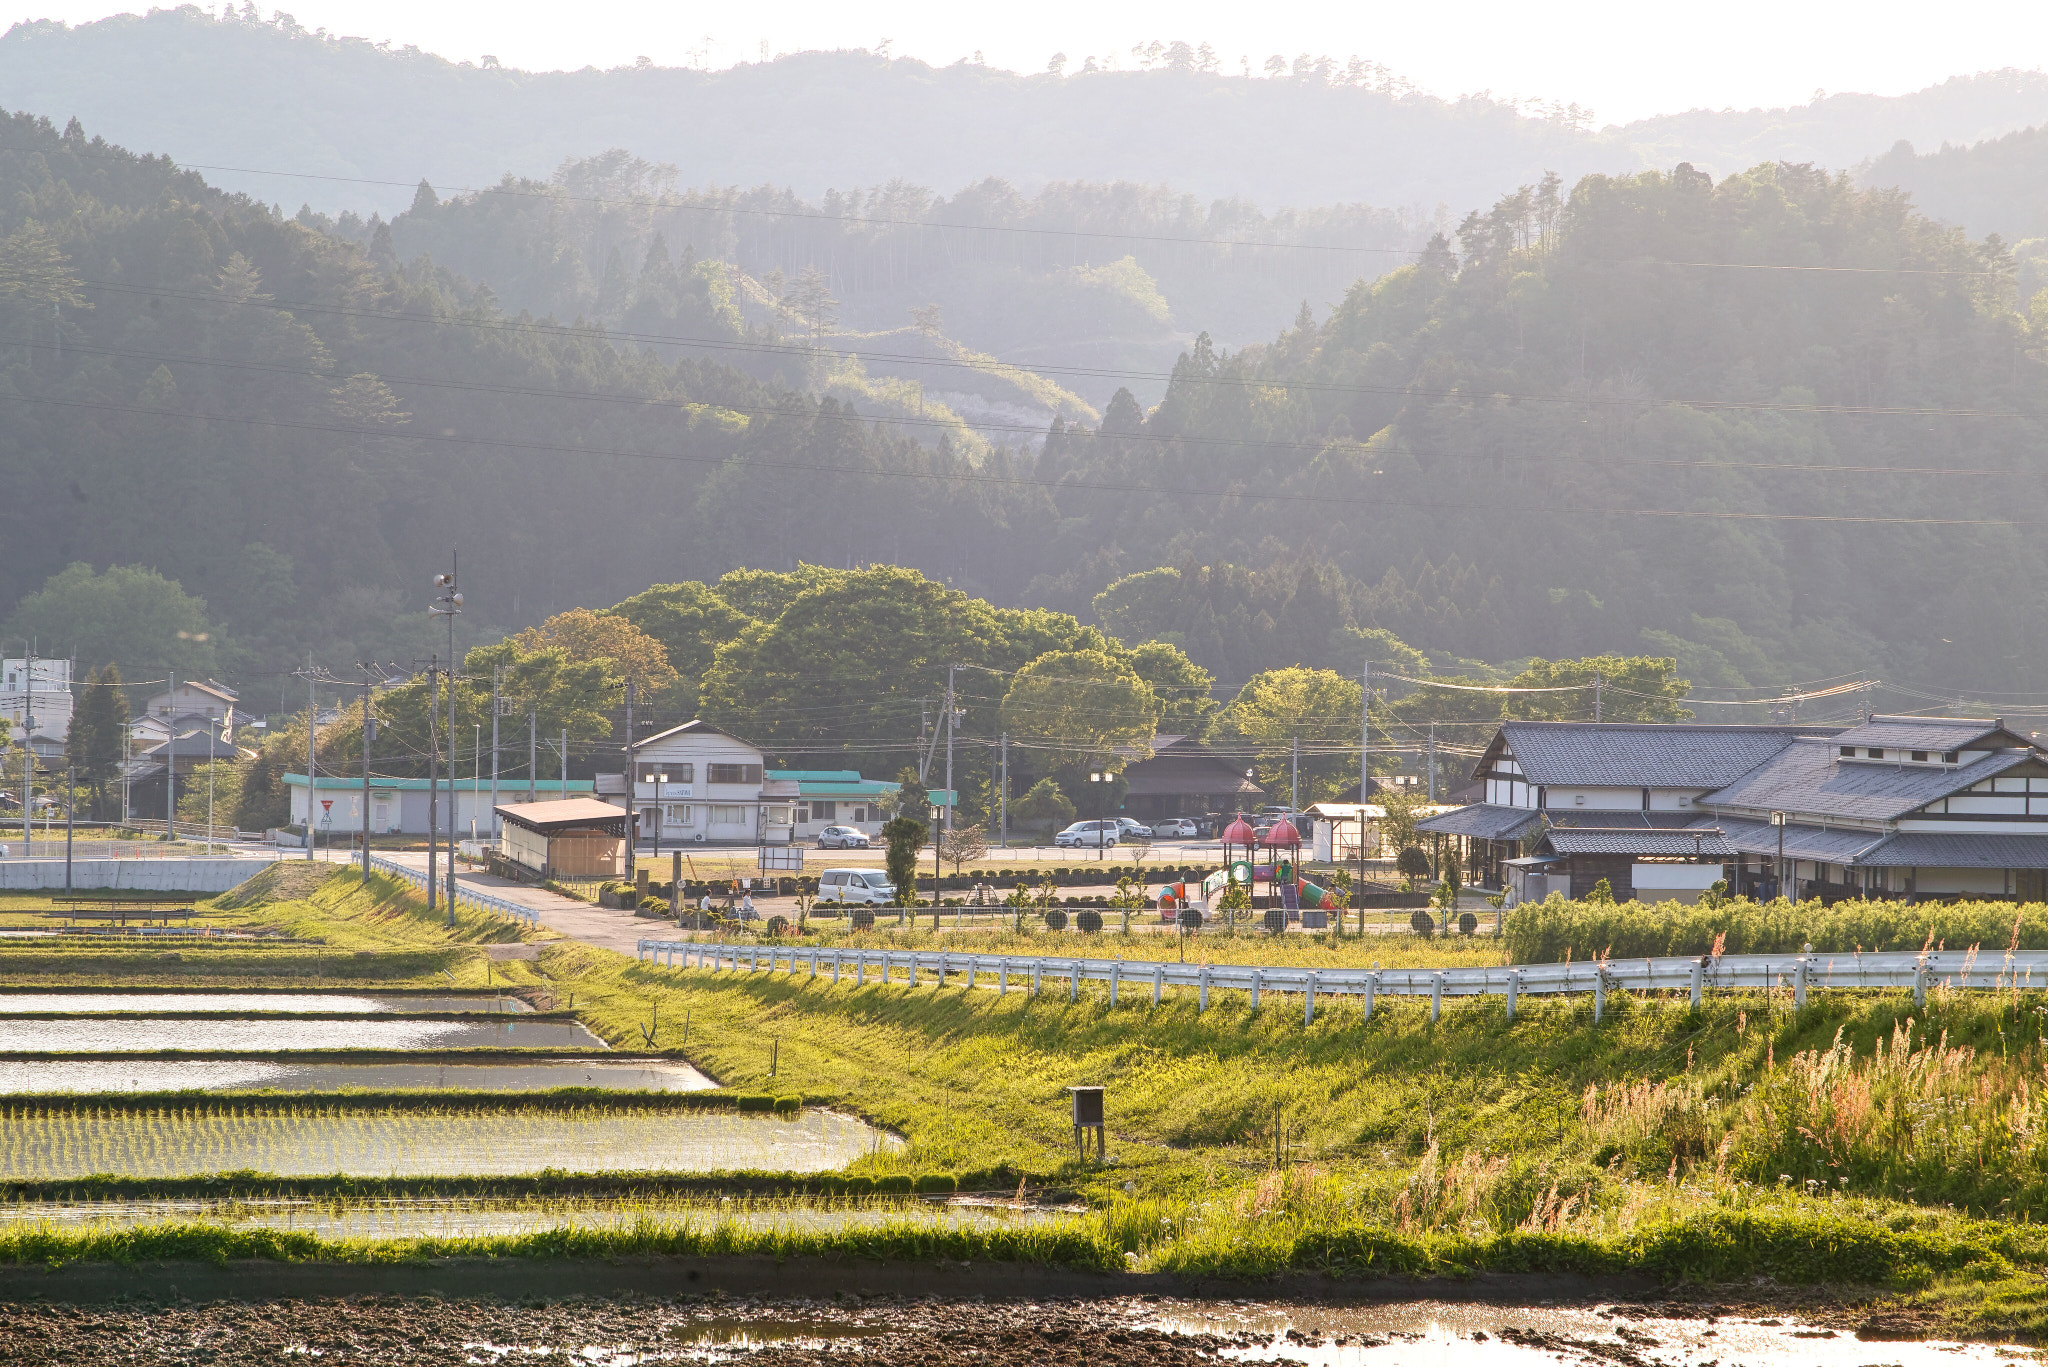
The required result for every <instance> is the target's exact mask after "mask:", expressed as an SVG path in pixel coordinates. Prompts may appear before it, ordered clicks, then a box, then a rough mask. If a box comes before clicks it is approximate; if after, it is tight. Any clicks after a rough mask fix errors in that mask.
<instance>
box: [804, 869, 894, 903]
mask: <svg viewBox="0 0 2048 1367" xmlns="http://www.w3.org/2000/svg"><path fill="white" fill-rule="evenodd" d="M818 900H819V901H821V902H827V901H830V902H866V903H870V904H873V905H876V906H880V905H884V904H886V903H889V902H893V901H895V900H896V888H895V885H894V884H892V883H891V882H890V881H889V875H888V874H886V873H883V872H882V871H881V870H880V869H826V870H825V871H824V872H823V873H821V874H819V875H818Z"/></svg>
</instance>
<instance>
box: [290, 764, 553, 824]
mask: <svg viewBox="0 0 2048 1367" xmlns="http://www.w3.org/2000/svg"><path fill="white" fill-rule="evenodd" d="M284 784H285V789H286V791H287V792H289V793H290V795H291V804H292V821H291V824H292V825H294V826H299V825H303V824H304V823H305V820H306V809H307V807H308V806H311V808H312V811H313V828H314V829H315V830H317V831H320V832H321V833H322V834H323V835H324V834H326V833H327V832H329V831H332V832H333V833H334V834H336V835H349V834H358V833H360V832H361V831H362V829H363V780H362V779H361V777H355V778H348V777H344V776H342V775H338V774H322V775H320V779H319V781H318V782H317V783H316V784H314V785H313V787H312V789H310V790H309V789H308V788H307V786H306V776H305V775H304V774H286V775H285V776H284ZM591 786H592V785H591V781H590V780H589V779H587V778H572V779H570V780H569V781H568V782H567V783H564V782H563V781H562V780H561V779H558V778H543V779H535V780H534V781H533V782H532V783H528V782H527V781H526V780H525V779H523V778H522V779H519V780H517V781H514V780H511V779H500V780H499V782H498V790H497V801H499V802H501V803H502V802H511V801H519V800H521V799H523V798H525V797H526V795H527V793H529V792H531V793H532V794H533V795H534V797H535V799H536V800H537V801H542V802H546V801H556V800H560V799H562V798H578V797H581V798H588V797H590V796H591ZM436 787H437V788H438V789H439V796H440V799H441V801H440V821H439V827H440V829H441V831H442V832H444V833H445V832H447V831H450V830H453V831H454V832H455V834H456V835H457V836H458V837H459V838H461V839H465V840H467V839H471V838H474V839H478V840H488V839H490V838H491V801H492V793H491V780H490V778H489V777H488V776H486V777H483V778H475V779H470V778H458V779H454V780H449V779H445V778H444V779H442V780H441V781H440V783H438V784H437V785H436ZM309 792H310V795H311V798H312V800H311V802H310V803H309V802H308V801H307V798H308V795H309ZM427 799H428V793H427V781H426V780H425V779H423V778H377V777H375V776H374V775H373V776H372V777H371V779H370V833H371V834H372V835H397V834H405V835H425V834H426V833H427ZM451 814H452V818H453V819H452V824H451Z"/></svg>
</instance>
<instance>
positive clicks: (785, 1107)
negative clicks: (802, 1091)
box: [775, 1096, 804, 1115]
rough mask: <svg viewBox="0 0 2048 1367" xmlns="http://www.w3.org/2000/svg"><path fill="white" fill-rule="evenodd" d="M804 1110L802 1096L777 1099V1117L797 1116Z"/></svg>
mask: <svg viewBox="0 0 2048 1367" xmlns="http://www.w3.org/2000/svg"><path fill="white" fill-rule="evenodd" d="M803 1108H804V1099H803V1098H802V1097H800V1096H779V1097H776V1098H775V1114H777V1115H795V1114H796V1113H797V1112H798V1111H801V1110H802V1109H803Z"/></svg>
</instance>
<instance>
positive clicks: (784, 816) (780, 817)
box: [767, 807, 789, 826]
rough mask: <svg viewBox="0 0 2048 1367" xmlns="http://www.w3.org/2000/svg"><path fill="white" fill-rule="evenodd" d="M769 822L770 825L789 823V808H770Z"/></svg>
mask: <svg viewBox="0 0 2048 1367" xmlns="http://www.w3.org/2000/svg"><path fill="white" fill-rule="evenodd" d="M767 824H769V825H770V826H787V825H788V824H789V808H787V807H770V808H768V814H767Z"/></svg>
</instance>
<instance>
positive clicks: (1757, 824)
mask: <svg viewBox="0 0 2048 1367" xmlns="http://www.w3.org/2000/svg"><path fill="white" fill-rule="evenodd" d="M1721 836H1722V838H1723V839H1724V840H1726V841H1727V842H1728V845H1729V847H1730V848H1731V849H1733V850H1735V851H1736V852H1738V853H1741V854H1762V855H1769V856H1770V857H1771V858H1773V859H1775V858H1777V855H1778V828H1777V827H1776V826H1773V825H1772V824H1771V823H1770V822H1768V821H1738V820H1735V819H1733V818H1726V819H1723V820H1722V822H1721ZM1884 838H1885V836H1884V832H1883V831H1859V830H1845V829H1843V828H1841V827H1827V826H1798V825H1788V826H1786V827H1785V857H1786V858H1787V859H1818V860H1819V861H1820V862H1821V863H1823V864H1850V863H1854V862H1856V856H1857V855H1859V854H1861V853H1862V852H1863V851H1864V850H1867V849H1869V848H1870V847H1871V846H1872V845H1875V844H1878V843H1879V842H1881V841H1882V840H1883V839H1884Z"/></svg>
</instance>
